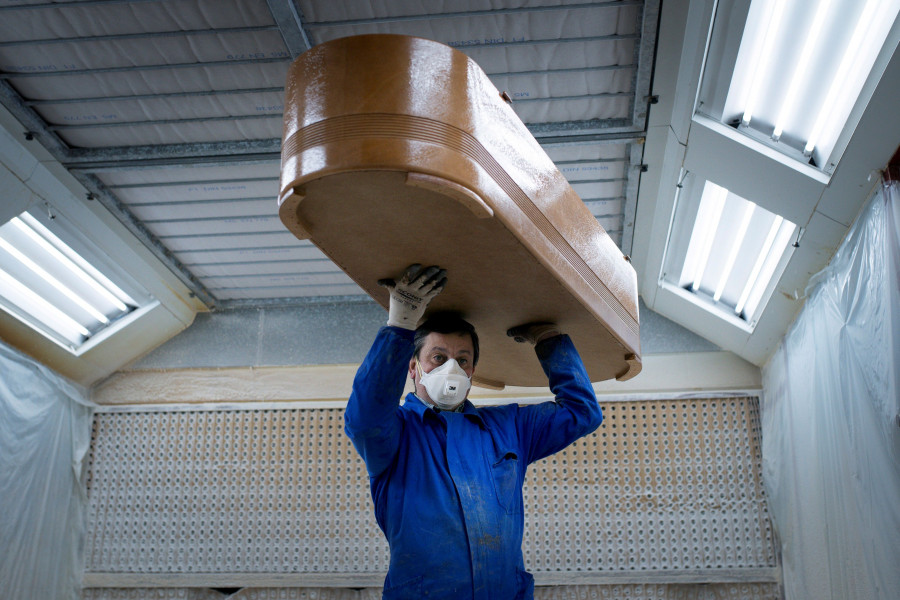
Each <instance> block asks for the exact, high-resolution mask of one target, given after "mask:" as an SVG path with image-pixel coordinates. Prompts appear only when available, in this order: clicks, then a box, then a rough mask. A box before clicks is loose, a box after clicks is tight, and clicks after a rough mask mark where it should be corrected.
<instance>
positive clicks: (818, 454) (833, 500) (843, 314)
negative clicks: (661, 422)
mask: <svg viewBox="0 0 900 600" xmlns="http://www.w3.org/2000/svg"><path fill="white" fill-rule="evenodd" d="M898 238H900V184H898V183H897V182H894V183H892V184H889V185H886V186H884V187H883V188H882V189H880V190H879V191H878V192H877V193H876V194H875V196H874V198H873V199H872V200H871V201H870V203H869V204H868V205H867V207H866V208H865V210H864V211H863V213H862V215H861V216H860V218H859V219H858V221H857V222H856V223H855V224H854V226H853V227H852V228H851V230H850V233H849V235H848V237H847V239H846V240H845V241H844V243H843V244H842V246H841V247H840V248H839V249H838V252H837V254H836V255H835V257H834V258H833V260H832V262H831V264H830V265H829V266H828V267H827V268H826V269H825V270H823V271H822V272H821V273H820V274H819V275H817V276H816V278H815V279H814V284H812V285H811V291H810V294H809V298H808V300H807V302H806V306H805V307H804V309H803V311H802V312H801V313H800V315H799V316H798V318H797V320H796V322H795V323H794V325H793V326H792V328H791V330H790V331H789V332H788V334H787V336H786V337H785V339H784V340H783V341H782V343H781V345H780V347H779V348H778V350H777V351H776V353H775V354H774V356H773V357H772V359H771V361H770V362H769V364H768V365H766V367H765V368H764V370H763V387H764V390H765V397H764V400H763V402H762V407H761V408H762V423H763V473H764V477H765V483H766V485H767V488H768V490H769V492H770V496H769V507H770V510H771V511H772V514H773V520H774V523H775V527H776V530H777V532H778V534H779V536H780V538H781V542H782V552H783V557H782V560H783V565H784V585H785V597H786V598H787V599H788V600H793V599H802V598H816V599H817V600H853V599H860V600H862V599H865V600H876V599H885V600H888V599H890V600H895V599H896V598H900V569H898V566H897V565H898V564H900V536H898V532H900V421H898V411H900V398H898V391H900V389H898V373H900V241H898Z"/></svg>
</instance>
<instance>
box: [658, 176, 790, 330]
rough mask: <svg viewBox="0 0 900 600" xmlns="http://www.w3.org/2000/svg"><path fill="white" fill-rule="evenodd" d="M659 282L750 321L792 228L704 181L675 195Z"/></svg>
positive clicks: (782, 259)
mask: <svg viewBox="0 0 900 600" xmlns="http://www.w3.org/2000/svg"><path fill="white" fill-rule="evenodd" d="M672 232H673V233H672V234H671V235H670V240H669V242H670V243H669V248H668V250H667V256H666V261H665V265H666V266H665V271H664V274H663V278H662V279H663V281H662V283H664V284H667V285H668V286H669V287H670V288H672V289H674V290H677V291H678V293H680V294H682V295H687V296H689V297H690V298H691V299H692V300H693V301H695V302H697V303H699V304H701V305H702V306H704V307H706V308H708V309H710V310H713V311H715V312H717V313H719V314H720V316H726V317H728V318H729V319H731V320H734V319H738V320H740V321H742V322H744V323H745V324H746V326H747V327H749V328H752V327H753V326H755V324H756V321H757V320H758V318H759V315H760V314H761V312H762V309H763V307H764V306H765V303H766V301H767V300H768V298H769V296H770V295H771V293H772V288H773V286H774V281H775V280H776V279H777V278H778V277H779V276H780V275H781V273H782V271H783V270H784V267H785V265H786V263H787V259H788V258H789V256H790V253H791V251H792V250H793V242H794V240H795V239H796V235H797V233H798V231H797V227H796V226H795V225H794V224H793V223H791V222H790V221H787V220H785V219H784V218H782V217H780V216H778V215H775V214H773V213H771V212H769V211H768V210H765V209H764V208H762V207H760V206H757V205H756V204H754V203H753V202H750V201H748V200H746V199H744V198H741V197H740V196H737V195H735V194H733V193H731V192H729V191H728V190H727V189H725V188H723V187H721V186H719V185H716V184H715V183H712V182H710V181H705V182H702V186H701V185H699V183H695V184H693V185H690V184H689V185H685V186H683V188H682V190H681V194H680V195H679V198H678V206H677V207H676V214H675V218H674V221H673V227H672Z"/></svg>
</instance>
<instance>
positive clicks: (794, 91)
mask: <svg viewBox="0 0 900 600" xmlns="http://www.w3.org/2000/svg"><path fill="white" fill-rule="evenodd" d="M782 4H783V3H782ZM830 6H831V0H822V2H821V3H820V5H819V7H818V9H817V10H816V14H815V16H814V17H813V22H812V25H810V27H809V32H808V33H807V34H806V41H805V42H804V43H803V51H802V52H801V53H800V60H799V61H797V64H796V66H795V67H794V71H793V73H792V74H791V78H790V87H788V90H787V93H786V94H785V97H784V101H783V102H782V103H781V108H780V109H779V111H778V118H776V119H775V131H773V132H772V137H773V138H774V139H776V140H777V139H779V138H780V137H781V134H782V133H784V126H785V123H786V122H787V120H788V119H789V118H791V117H793V116H794V114H795V112H796V109H797V106H798V105H799V100H800V97H801V96H800V90H802V89H803V88H804V87H805V84H806V78H807V77H809V76H810V72H809V65H810V61H811V60H812V57H813V53H814V52H815V51H816V49H817V48H818V45H819V38H820V36H821V33H822V29H823V28H824V25H825V18H826V17H827V16H828V14H829V9H830Z"/></svg>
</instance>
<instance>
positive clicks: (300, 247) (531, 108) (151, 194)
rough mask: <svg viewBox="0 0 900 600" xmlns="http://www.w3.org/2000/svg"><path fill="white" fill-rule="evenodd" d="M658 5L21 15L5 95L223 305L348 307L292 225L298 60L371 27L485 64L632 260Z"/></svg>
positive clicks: (234, 1) (13, 33) (206, 0)
mask: <svg viewBox="0 0 900 600" xmlns="http://www.w3.org/2000/svg"><path fill="white" fill-rule="evenodd" d="M658 11H659V6H658V0H648V1H646V2H642V1H629V0H618V1H595V2H557V1H549V0H548V1H544V2H541V1H533V2H527V1H519V2H514V1H505V2H504V1H502V0H494V1H490V0H468V1H459V2H453V3H450V2H442V1H428V0H418V1H413V0H408V1H398V2H356V1H352V0H328V1H324V0H319V1H316V0H298V1H296V2H292V1H291V0H268V1H264V0H157V1H153V0H145V1H140V0H73V1H70V2H56V3H52V4H51V3H43V2H40V1H35V2H7V3H4V5H3V6H2V7H0V39H2V40H3V41H2V42H0V100H2V102H3V104H4V105H5V106H6V107H7V108H8V109H9V110H10V111H11V112H13V114H15V115H16V116H17V118H18V119H19V120H20V121H21V122H22V123H24V124H25V126H26V127H27V128H28V130H29V132H30V133H29V135H30V136H33V137H34V138H35V139H36V140H38V141H39V142H40V143H42V145H44V146H45V147H46V148H48V149H49V150H50V151H51V153H53V154H54V156H55V158H56V159H57V160H59V161H60V162H61V163H63V164H64V165H65V166H66V167H67V168H68V169H69V170H70V171H71V172H72V173H73V174H74V175H75V176H76V177H77V178H78V179H79V180H80V181H81V182H82V184H84V185H85V187H86V188H87V189H89V190H91V193H92V196H93V198H94V199H95V200H96V201H99V202H102V203H104V204H105V205H106V206H107V207H108V208H109V209H110V210H112V211H113V212H114V213H115V214H116V215H117V216H118V217H119V218H120V219H121V220H122V221H123V222H125V223H126V225H128V227H129V228H130V229H131V230H132V232H134V233H135V234H136V235H137V236H138V238H139V239H140V240H141V241H142V242H143V243H145V244H146V245H147V246H148V247H150V248H151V249H152V250H153V251H154V252H155V253H156V254H157V256H159V257H161V258H163V259H164V260H165V261H166V262H167V263H168V264H169V265H170V266H171V268H172V269H173V271H175V272H176V273H178V274H179V276H180V277H181V278H182V279H183V280H184V281H185V282H186V283H188V285H189V286H190V287H191V289H193V290H194V292H195V293H196V294H197V295H198V296H199V297H200V298H201V299H203V300H204V301H205V302H206V303H207V304H208V305H209V306H210V307H211V308H212V307H218V308H223V307H229V306H247V305H251V306H252V305H263V304H273V303H286V302H296V301H298V299H308V298H316V297H342V298H346V297H348V296H357V295H361V294H362V291H361V290H360V289H359V288H358V287H357V286H356V285H355V284H354V283H353V282H352V281H351V280H350V279H349V278H348V277H347V276H346V275H344V274H343V273H342V272H341V271H340V270H339V269H338V268H337V267H336V266H334V265H333V264H332V263H331V262H330V261H329V260H328V259H326V258H325V257H324V256H323V255H322V253H321V252H319V251H318V249H316V248H315V247H314V246H312V245H311V244H310V243H309V242H301V241H298V240H297V239H296V238H294V237H293V235H291V234H290V233H289V232H288V231H287V230H286V229H285V228H284V227H283V226H282V225H281V223H280V221H279V219H278V216H277V205H276V200H275V198H276V195H277V192H278V175H279V159H280V136H281V123H282V121H281V119H282V112H283V106H282V104H283V87H284V81H285V75H286V71H287V67H288V65H289V64H290V61H291V60H292V58H293V57H295V56H297V55H298V54H299V53H301V52H303V51H304V50H306V49H308V48H309V47H311V46H313V45H315V44H318V43H321V42H324V41H327V40H330V39H334V38H338V37H344V36H348V35H355V34H363V33H401V34H408V35H417V36H421V37H426V38H430V39H434V40H437V41H440V42H443V43H446V44H449V45H451V46H454V47H456V48H458V49H460V50H461V51H463V52H465V53H467V54H468V55H469V56H470V57H471V58H473V59H474V60H475V61H476V62H477V63H478V64H479V65H480V66H481V67H482V68H483V69H484V70H485V71H486V72H487V73H488V75H489V76H490V77H491V79H492V81H493V82H494V84H495V85H496V86H497V87H498V89H500V90H504V91H506V92H507V93H508V94H509V95H510V96H511V97H512V98H513V108H514V109H515V110H516V112H517V114H518V115H519V116H520V117H521V118H522V120H523V121H524V122H525V123H526V124H527V125H528V127H529V129H530V130H531V131H532V133H533V134H534V135H535V137H537V138H538V139H539V140H540V141H541V143H542V145H543V146H544V148H545V150H546V151H547V153H548V154H549V155H550V156H551V158H553V160H554V161H556V164H557V165H558V167H559V169H560V170H561V172H562V173H563V174H565V175H566V177H567V178H568V179H569V181H570V182H571V183H572V185H573V187H574V188H575V190H576V191H577V192H578V194H579V195H580V196H581V197H582V199H583V200H584V201H585V203H586V204H587V205H588V206H589V207H590V209H591V211H592V213H593V214H594V215H595V216H596V217H597V219H598V220H599V222H600V223H601V225H603V227H604V228H605V229H606V230H607V231H608V232H609V233H610V235H611V236H612V238H613V239H614V240H615V241H616V242H617V243H618V244H619V245H620V247H621V248H622V250H623V251H624V252H625V253H630V251H631V236H632V228H633V224H634V214H635V204H636V196H637V182H638V177H639V176H640V165H641V156H642V145H641V144H642V142H643V134H644V132H645V130H646V109H647V102H648V94H649V87H650V76H651V69H652V60H653V53H654V49H655V43H656V40H655V36H656V21H657V17H658ZM86 201H89V200H86Z"/></svg>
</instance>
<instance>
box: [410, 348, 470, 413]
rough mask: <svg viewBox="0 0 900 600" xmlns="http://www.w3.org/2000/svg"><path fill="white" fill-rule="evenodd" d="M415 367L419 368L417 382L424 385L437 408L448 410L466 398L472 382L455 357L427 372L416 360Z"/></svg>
mask: <svg viewBox="0 0 900 600" xmlns="http://www.w3.org/2000/svg"><path fill="white" fill-rule="evenodd" d="M416 368H417V369H418V370H419V383H421V384H422V385H423V386H424V387H425V391H426V392H428V397H429V398H431V401H432V402H433V403H434V405H435V406H437V407H438V408H440V409H442V410H450V409H453V408H456V407H457V406H459V405H460V403H462V401H463V400H465V399H466V394H468V393H469V388H470V387H471V385H472V382H471V381H470V380H469V376H468V375H466V372H465V371H463V369H462V367H460V366H459V363H458V362H456V359H453V358H451V359H448V360H447V362H445V363H444V364H442V365H441V366H439V367H435V368H434V369H432V370H431V371H429V372H428V373H425V372H424V371H423V370H422V366H421V365H420V364H419V361H418V360H416Z"/></svg>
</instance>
